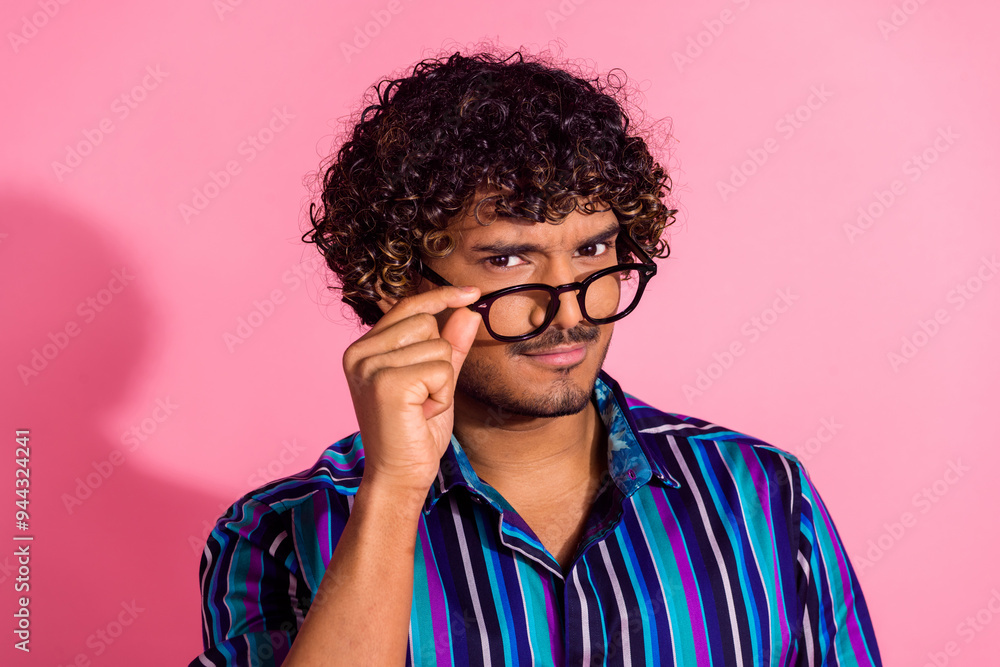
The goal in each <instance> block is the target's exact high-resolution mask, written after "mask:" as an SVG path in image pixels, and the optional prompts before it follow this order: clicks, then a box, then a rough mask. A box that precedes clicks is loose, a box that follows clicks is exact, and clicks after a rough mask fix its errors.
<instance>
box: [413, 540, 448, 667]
mask: <svg viewBox="0 0 1000 667" xmlns="http://www.w3.org/2000/svg"><path fill="white" fill-rule="evenodd" d="M417 534H418V535H419V536H420V548H421V550H422V551H423V552H424V573H425V576H426V577H427V601H428V604H429V605H430V608H431V627H432V628H434V637H433V639H434V652H435V654H436V655H437V664H439V665H450V664H451V633H450V632H449V630H448V607H447V605H446V604H445V599H444V589H443V588H442V587H441V575H440V572H438V564H437V563H436V562H435V561H434V548H433V547H432V546H431V542H430V540H429V539H428V538H427V524H426V523H425V522H423V521H421V522H420V530H418V531H417Z"/></svg>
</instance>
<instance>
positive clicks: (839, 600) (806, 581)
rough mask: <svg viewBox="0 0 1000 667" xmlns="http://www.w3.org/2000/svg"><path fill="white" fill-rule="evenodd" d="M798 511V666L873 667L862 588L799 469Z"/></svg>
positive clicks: (874, 647) (875, 658) (874, 651)
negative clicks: (858, 666) (799, 501)
mask: <svg viewBox="0 0 1000 667" xmlns="http://www.w3.org/2000/svg"><path fill="white" fill-rule="evenodd" d="M799 471H800V479H801V494H802V497H801V512H800V525H799V551H798V556H797V559H798V567H797V570H796V571H797V581H796V585H797V590H798V596H799V600H800V602H801V604H802V619H801V623H802V626H801V630H802V632H801V634H800V635H799V639H798V646H797V647H796V648H797V651H796V653H797V659H796V662H795V664H796V665H799V666H800V667H805V666H809V667H812V666H814V665H822V666H824V667H833V666H834V665H837V666H846V665H851V666H853V665H878V666H881V664H882V659H881V657H880V656H879V651H878V644H877V643H876V640H875V631H874V629H873V628H872V622H871V618H870V616H869V614H868V606H867V605H866V604H865V598H864V595H863V594H862V592H861V585H860V582H859V581H858V578H857V575H856V574H855V572H854V568H853V567H852V566H851V562H850V559H849V558H848V557H847V551H846V550H845V549H844V545H843V543H842V542H841V540H840V535H839V534H838V533H837V529H836V527H835V526H834V523H833V519H832V518H831V517H830V513H829V512H828V511H827V508H826V506H825V505H824V504H823V500H822V499H821V498H820V495H819V492H818V491H817V489H816V487H815V486H814V485H813V482H812V480H811V479H810V478H809V475H808V474H807V473H806V471H805V468H803V467H802V466H801V465H800V466H799Z"/></svg>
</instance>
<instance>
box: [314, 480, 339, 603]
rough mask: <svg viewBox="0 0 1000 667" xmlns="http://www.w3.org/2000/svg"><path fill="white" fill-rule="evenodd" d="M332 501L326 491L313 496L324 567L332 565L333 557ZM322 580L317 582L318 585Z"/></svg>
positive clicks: (319, 545) (317, 533) (317, 541)
mask: <svg viewBox="0 0 1000 667" xmlns="http://www.w3.org/2000/svg"><path fill="white" fill-rule="evenodd" d="M330 514H331V508H330V503H329V501H328V499H327V497H326V494H325V493H317V494H315V495H314V496H313V519H314V524H315V526H316V544H317V546H318V547H319V549H320V556H319V557H320V560H322V561H323V567H329V566H330V559H331V558H333V547H334V545H333V540H332V539H330ZM319 583H320V582H318V581H317V582H316V585H317V586H318V585H319Z"/></svg>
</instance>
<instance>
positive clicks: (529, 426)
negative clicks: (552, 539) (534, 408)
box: [454, 394, 608, 504]
mask: <svg viewBox="0 0 1000 667" xmlns="http://www.w3.org/2000/svg"><path fill="white" fill-rule="evenodd" d="M495 413H496V411H495V410H493V411H492V412H491V411H490V410H489V409H488V408H487V407H486V406H484V405H483V404H482V403H479V402H478V401H475V400H474V399H471V398H469V397H467V396H464V395H460V394H456V397H455V426H454V430H455V437H456V438H457V439H458V441H459V443H461V445H462V449H463V450H464V451H465V453H466V455H467V456H468V457H469V462H470V463H471V464H472V468H473V470H475V471H476V474H477V475H478V476H479V478H480V479H482V480H483V481H485V482H486V483H488V484H490V486H492V487H494V488H495V489H497V491H499V492H500V494H501V495H503V496H504V498H506V499H507V500H508V501H511V502H512V503H513V502H514V501H515V499H520V500H521V501H522V502H534V501H533V500H532V498H534V497H536V496H538V497H539V498H538V500H541V499H542V498H549V499H553V498H557V497H559V496H561V495H563V493H570V492H573V490H579V489H583V488H592V489H593V490H596V488H597V485H599V482H600V480H601V478H602V477H603V475H604V473H605V472H606V471H607V456H608V454H607V431H606V428H605V426H604V422H603V421H602V420H601V417H600V414H599V413H598V411H597V407H596V406H595V405H594V402H593V400H591V401H590V402H588V403H587V407H586V408H585V409H584V410H582V411H581V412H579V413H577V414H574V415H566V416H563V417H548V418H537V417H523V416H520V415H514V414H510V413H504V414H503V415H502V417H498V416H497V415H496V414H495ZM515 504H516V503H515Z"/></svg>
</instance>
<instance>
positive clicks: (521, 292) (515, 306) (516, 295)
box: [418, 232, 656, 343]
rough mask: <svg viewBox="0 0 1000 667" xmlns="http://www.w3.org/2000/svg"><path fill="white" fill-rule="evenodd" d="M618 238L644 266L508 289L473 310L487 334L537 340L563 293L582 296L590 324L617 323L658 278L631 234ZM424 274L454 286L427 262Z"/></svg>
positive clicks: (502, 338)
mask: <svg viewBox="0 0 1000 667" xmlns="http://www.w3.org/2000/svg"><path fill="white" fill-rule="evenodd" d="M618 238H619V239H620V240H622V241H623V242H624V243H623V244H622V245H624V246H626V247H628V249H629V250H631V251H632V252H634V253H635V254H636V256H637V257H639V259H640V260H641V263H636V262H626V263H622V264H616V265H615V266H610V267H608V268H606V269H600V270H598V271H596V272H594V273H592V274H591V275H589V276H587V277H586V278H584V279H583V280H582V281H579V282H575V283H566V284H565V285H559V286H558V287H553V286H551V285H545V284H543V283H527V284H525V285H514V286H512V287H505V288H503V289H500V290H497V291H495V292H490V293H489V294H485V295H483V296H482V297H480V299H479V300H478V301H476V302H475V303H472V304H469V306H468V308H470V309H472V310H474V311H476V312H478V313H479V314H480V315H482V317H483V323H484V324H485V325H486V331H488V332H489V334H490V335H491V336H492V337H493V338H495V339H496V340H499V341H501V342H504V343H513V342H516V341H522V340H527V339H529V338H534V337H535V336H537V335H539V334H540V333H542V332H543V331H545V329H546V327H548V326H549V324H551V323H552V320H553V319H555V316H556V313H558V312H559V296H560V295H561V294H562V293H563V292H572V291H577V290H578V291H577V295H576V299H577V302H578V303H579V304H580V313H581V314H582V315H583V317H584V318H585V319H586V320H587V321H588V322H590V323H591V324H609V323H611V322H616V321H617V320H620V319H621V318H623V317H625V316H626V315H628V314H629V313H631V312H632V311H633V310H634V309H635V307H636V306H637V305H638V303H639V299H640V298H642V293H643V291H644V290H645V289H646V283H647V282H649V279H650V278H652V277H653V276H655V275H656V264H654V263H653V260H652V259H651V258H650V257H649V255H648V254H646V252H645V251H644V250H643V249H642V248H641V247H640V246H639V244H638V243H636V242H635V241H634V240H633V239H632V238H631V237H630V236H629V235H628V233H626V232H621V233H619V235H618ZM620 256H621V254H619V257H620ZM418 261H419V259H418ZM632 271H635V276H630V275H629V274H630V273H631V272H632ZM420 274H421V275H422V276H423V277H425V278H427V279H428V280H431V281H433V282H435V283H437V284H438V285H443V286H452V284H451V283H450V282H448V281H447V280H445V279H444V278H442V277H441V276H439V275H438V274H437V273H435V272H434V271H433V270H432V269H431V268H430V267H428V266H427V265H426V264H424V263H423V262H420ZM540 312H544V313H545V316H544V318H543V320H542V321H541V323H537V324H536V322H537V316H538V313H540ZM533 319H534V320H535V321H534V322H533V321H532V320H533Z"/></svg>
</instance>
